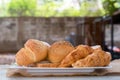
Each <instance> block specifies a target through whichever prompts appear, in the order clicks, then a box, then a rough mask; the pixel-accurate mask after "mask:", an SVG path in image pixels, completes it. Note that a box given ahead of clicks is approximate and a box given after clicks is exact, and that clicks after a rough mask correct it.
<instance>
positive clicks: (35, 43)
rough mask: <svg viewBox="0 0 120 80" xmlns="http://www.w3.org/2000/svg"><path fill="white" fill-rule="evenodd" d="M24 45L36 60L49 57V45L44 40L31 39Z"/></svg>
mask: <svg viewBox="0 0 120 80" xmlns="http://www.w3.org/2000/svg"><path fill="white" fill-rule="evenodd" d="M24 47H25V48H26V49H27V50H29V52H31V54H32V55H33V58H34V62H38V61H41V60H44V59H45V58H46V57H47V53H48V47H49V46H47V45H45V44H44V43H43V42H42V41H39V40H35V39H29V40H28V41H27V42H26V43H25V44H24Z"/></svg>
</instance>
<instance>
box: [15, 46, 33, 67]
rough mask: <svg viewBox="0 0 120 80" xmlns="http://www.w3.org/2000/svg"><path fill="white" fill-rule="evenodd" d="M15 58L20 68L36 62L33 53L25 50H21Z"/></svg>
mask: <svg viewBox="0 0 120 80" xmlns="http://www.w3.org/2000/svg"><path fill="white" fill-rule="evenodd" d="M15 57H16V58H15V60H16V63H17V64H18V65H20V66H27V65H29V64H31V63H33V62H34V59H33V58H32V56H31V53H30V52H29V51H28V50H26V49H25V48H21V49H20V50H19V51H18V52H17V54H16V56H15Z"/></svg>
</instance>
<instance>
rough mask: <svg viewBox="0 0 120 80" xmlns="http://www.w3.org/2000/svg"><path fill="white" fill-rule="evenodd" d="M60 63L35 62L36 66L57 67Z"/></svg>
mask: <svg viewBox="0 0 120 80" xmlns="http://www.w3.org/2000/svg"><path fill="white" fill-rule="evenodd" d="M59 64H60V63H37V64H36V66H37V67H46V68H57V67H58V66H59Z"/></svg>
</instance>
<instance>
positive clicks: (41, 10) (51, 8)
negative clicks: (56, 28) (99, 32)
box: [7, 0, 120, 17]
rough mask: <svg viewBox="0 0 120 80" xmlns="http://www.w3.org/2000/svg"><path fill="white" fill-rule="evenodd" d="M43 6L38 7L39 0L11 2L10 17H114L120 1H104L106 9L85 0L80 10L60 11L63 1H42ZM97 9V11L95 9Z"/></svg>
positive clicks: (9, 5) (13, 0)
mask: <svg viewBox="0 0 120 80" xmlns="http://www.w3.org/2000/svg"><path fill="white" fill-rule="evenodd" d="M40 1H41V4H39V5H37V0H11V1H10V2H9V3H8V6H7V7H8V8H7V13H8V14H7V15H8V16H42V17H52V16H54V17H61V16H76V17H77V16H82V17H83V16H103V15H104V14H105V15H112V14H113V12H114V11H116V10H118V8H120V0H102V1H103V5H104V9H99V8H97V7H98V5H96V3H94V2H97V0H93V3H90V2H89V1H87V0H83V2H82V3H80V0H78V3H80V5H79V7H80V9H76V8H75V7H71V6H70V7H68V8H65V9H63V10H59V9H60V7H62V6H63V0H40ZM94 8H96V9H94Z"/></svg>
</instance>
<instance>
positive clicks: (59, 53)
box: [48, 41, 74, 63]
mask: <svg viewBox="0 0 120 80" xmlns="http://www.w3.org/2000/svg"><path fill="white" fill-rule="evenodd" d="M72 50H74V47H73V46H72V44H70V43H69V42H67V41H57V42H55V43H53V44H52V45H51V47H50V48H49V51H48V59H49V60H50V61H51V62H52V63H60V62H61V61H62V60H63V59H64V58H65V57H66V56H67V55H68V54H69V53H70V52H71V51H72Z"/></svg>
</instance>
